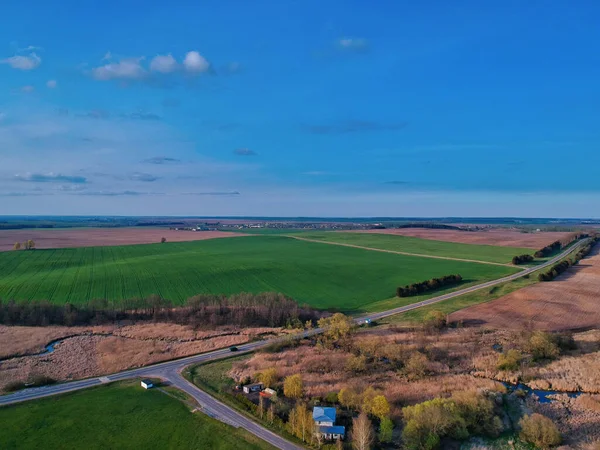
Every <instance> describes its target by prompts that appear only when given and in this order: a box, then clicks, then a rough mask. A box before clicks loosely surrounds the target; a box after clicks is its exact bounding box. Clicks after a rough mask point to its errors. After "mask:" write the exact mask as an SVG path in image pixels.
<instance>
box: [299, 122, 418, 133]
mask: <svg viewBox="0 0 600 450" xmlns="http://www.w3.org/2000/svg"><path fill="white" fill-rule="evenodd" d="M407 126H408V123H407V122H393V123H384V122H373V121H369V120H346V121H343V122H338V123H332V124H312V125H304V126H303V128H304V130H305V131H307V132H309V133H312V134H344V133H361V132H373V131H398V130H402V129H404V128H406V127H407Z"/></svg>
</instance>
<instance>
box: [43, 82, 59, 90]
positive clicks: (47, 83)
mask: <svg viewBox="0 0 600 450" xmlns="http://www.w3.org/2000/svg"><path fill="white" fill-rule="evenodd" d="M46 86H47V87H49V88H50V89H54V88H55V87H56V86H57V83H56V80H48V81H47V82H46Z"/></svg>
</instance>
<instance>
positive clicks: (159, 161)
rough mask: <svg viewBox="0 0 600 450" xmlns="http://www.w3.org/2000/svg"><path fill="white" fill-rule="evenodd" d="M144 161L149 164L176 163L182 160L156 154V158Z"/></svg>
mask: <svg viewBox="0 0 600 450" xmlns="http://www.w3.org/2000/svg"><path fill="white" fill-rule="evenodd" d="M142 162H145V163H148V164H174V163H179V162H181V160H180V159H177V158H169V157H168V156H155V157H154V158H148V159H145V160H144V161H142Z"/></svg>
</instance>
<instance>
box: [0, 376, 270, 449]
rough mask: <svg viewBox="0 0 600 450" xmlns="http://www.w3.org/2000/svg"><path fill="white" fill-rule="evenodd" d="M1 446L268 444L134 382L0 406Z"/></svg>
mask: <svg viewBox="0 0 600 450" xmlns="http://www.w3.org/2000/svg"><path fill="white" fill-rule="evenodd" d="M0 423H2V426H1V427H0V448H2V449H3V450H7V449H39V448H45V449H53V448H56V449H58V448H63V449H65V448H73V449H74V448H86V449H96V448H97V449H101V448H131V449H133V448H140V449H146V448H180V449H198V448H205V449H209V448H210V449H220V450H225V449H237V450H246V449H256V450H258V449H270V448H273V447H271V446H270V445H268V444H267V443H265V442H264V441H261V440H259V439H258V438H256V437H254V436H252V435H250V434H249V433H246V432H245V431H244V430H243V429H235V428H233V427H230V426H228V425H225V424H223V423H221V422H218V421H216V420H214V419H211V418H210V417H208V416H205V415H204V414H202V413H200V412H197V413H191V412H190V410H189V407H188V406H186V405H185V404H183V403H182V402H180V401H179V400H176V399H174V398H172V397H170V396H168V395H166V394H164V393H162V392H160V391H158V390H156V389H154V390H150V391H145V390H144V389H142V388H141V387H140V386H139V384H138V382H125V383H119V384H112V385H109V386H102V387H97V388H92V389H87V390H85V391H79V392H75V393H72V394H66V395H62V396H58V397H52V398H47V399H42V400H37V401H34V402H28V403H24V404H19V405H15V406H5V407H3V408H0Z"/></svg>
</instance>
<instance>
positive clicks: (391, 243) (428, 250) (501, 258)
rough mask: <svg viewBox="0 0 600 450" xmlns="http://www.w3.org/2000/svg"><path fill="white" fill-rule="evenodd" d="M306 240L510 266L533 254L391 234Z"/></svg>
mask: <svg viewBox="0 0 600 450" xmlns="http://www.w3.org/2000/svg"><path fill="white" fill-rule="evenodd" d="M298 237H302V238H305V239H315V240H320V241H327V242H337V243H341V244H350V245H359V246H362V247H370V248H378V249H382V250H393V251H398V252H406V253H416V254H420V255H432V256H446V257H450V258H461V259H470V260H474V261H487V262H495V263H502V264H510V262H511V260H512V258H513V256H516V255H523V254H532V250H531V249H530V248H516V247H500V246H495V245H475V244H458V243H455V242H445V241H434V240H431V239H420V238H415V237H410V236H394V235H389V234H371V233H343V232H336V231H334V232H331V231H329V232H327V231H326V232H314V233H302V234H301V235H298Z"/></svg>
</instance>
